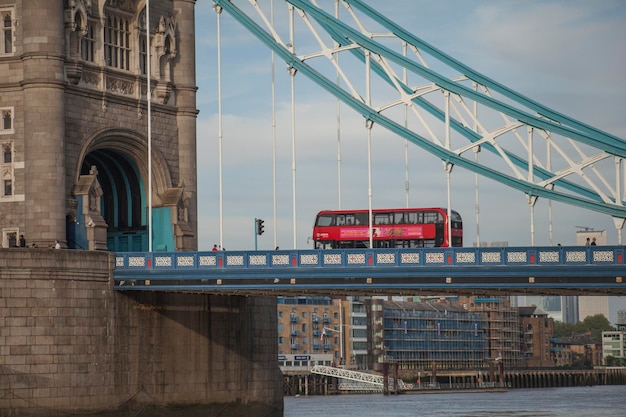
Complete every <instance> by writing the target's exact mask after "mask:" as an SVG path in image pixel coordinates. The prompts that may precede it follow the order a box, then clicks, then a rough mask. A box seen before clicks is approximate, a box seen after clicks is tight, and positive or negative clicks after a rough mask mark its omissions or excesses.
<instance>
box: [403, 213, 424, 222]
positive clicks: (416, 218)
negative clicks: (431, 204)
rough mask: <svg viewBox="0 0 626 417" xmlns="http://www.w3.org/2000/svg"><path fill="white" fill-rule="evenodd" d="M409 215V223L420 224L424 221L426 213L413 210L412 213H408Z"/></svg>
mask: <svg viewBox="0 0 626 417" xmlns="http://www.w3.org/2000/svg"><path fill="white" fill-rule="evenodd" d="M406 214H407V215H408V223H409V224H420V223H424V215H423V213H420V212H417V211H412V212H410V213H406Z"/></svg>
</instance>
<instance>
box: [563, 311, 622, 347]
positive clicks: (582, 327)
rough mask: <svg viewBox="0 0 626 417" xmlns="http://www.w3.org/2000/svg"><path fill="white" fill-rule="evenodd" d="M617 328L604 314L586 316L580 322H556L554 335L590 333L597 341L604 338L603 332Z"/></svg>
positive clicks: (567, 335) (566, 335)
mask: <svg viewBox="0 0 626 417" xmlns="http://www.w3.org/2000/svg"><path fill="white" fill-rule="evenodd" d="M606 330H615V327H613V326H611V323H609V320H608V319H607V318H606V317H605V316H604V314H596V315H595V316H588V317H585V319H584V320H583V321H579V322H578V323H562V322H559V321H555V322H554V337H572V336H575V335H582V334H590V335H591V337H592V338H593V339H594V340H596V341H601V340H602V332H603V331H606Z"/></svg>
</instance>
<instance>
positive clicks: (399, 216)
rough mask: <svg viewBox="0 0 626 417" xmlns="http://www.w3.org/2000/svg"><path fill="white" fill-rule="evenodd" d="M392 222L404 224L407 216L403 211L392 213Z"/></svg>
mask: <svg viewBox="0 0 626 417" xmlns="http://www.w3.org/2000/svg"><path fill="white" fill-rule="evenodd" d="M391 215H392V216H393V217H394V218H393V223H394V224H406V222H407V218H406V216H405V215H404V213H392V214H391Z"/></svg>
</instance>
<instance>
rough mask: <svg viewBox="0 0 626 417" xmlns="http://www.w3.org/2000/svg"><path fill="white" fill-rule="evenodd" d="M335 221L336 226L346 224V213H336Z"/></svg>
mask: <svg viewBox="0 0 626 417" xmlns="http://www.w3.org/2000/svg"><path fill="white" fill-rule="evenodd" d="M335 221H336V224H337V226H344V225H345V224H346V215H345V214H338V215H337V217H336V219H335Z"/></svg>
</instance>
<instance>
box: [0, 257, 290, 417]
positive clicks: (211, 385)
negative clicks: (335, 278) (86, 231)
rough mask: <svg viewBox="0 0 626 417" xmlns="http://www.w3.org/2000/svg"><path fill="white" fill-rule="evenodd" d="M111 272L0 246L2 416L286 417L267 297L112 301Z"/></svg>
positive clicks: (149, 296) (160, 296)
mask: <svg viewBox="0 0 626 417" xmlns="http://www.w3.org/2000/svg"><path fill="white" fill-rule="evenodd" d="M112 267H113V255H112V254H111V253H106V252H90V251H69V250H54V249H0V417H5V416H6V417H9V416H10V417H22V416H29V417H48V416H62V415H70V414H72V415H73V414H77V413H78V414H83V415H94V414H96V413H98V415H99V416H111V417H112V416H138V415H142V416H147V415H149V416H164V417H165V416H183V415H184V416H198V417H200V416H202V417H206V416H209V415H215V413H217V412H218V411H219V415H220V416H232V417H239V416H251V417H254V416H270V417H280V416H282V415H283V397H282V395H283V392H282V376H281V373H280V370H279V368H278V363H277V359H276V357H277V356H276V355H277V351H276V300H275V299H273V298H252V297H250V298H248V297H228V296H209V295H206V294H174V293H157V292H155V293H152V292H142V293H133V292H128V293H120V292H117V291H114V290H113V288H112V280H111V270H112Z"/></svg>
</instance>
